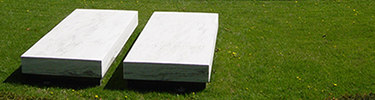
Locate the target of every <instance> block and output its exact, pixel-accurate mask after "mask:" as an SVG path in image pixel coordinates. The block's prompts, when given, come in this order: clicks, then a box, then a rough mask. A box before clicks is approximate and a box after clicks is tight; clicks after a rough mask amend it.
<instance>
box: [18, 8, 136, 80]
mask: <svg viewBox="0 0 375 100" xmlns="http://www.w3.org/2000/svg"><path fill="white" fill-rule="evenodd" d="M137 25H138V12H137V11H125V10H96V9H76V10H74V11H73V12H72V13H71V14H70V15H69V16H67V17H66V18H65V19H64V20H62V21H61V22H60V23H59V24H58V25H56V26H55V27H54V28H53V29H52V30H51V31H50V32H48V33H47V34H46V35H45V36H44V37H42V38H41V39H40V40H39V41H38V42H37V43H35V44H34V45H33V46H32V47H31V48H30V49H29V50H27V51H26V52H25V53H24V54H23V55H22V56H21V63H22V73H25V74H38V75H55V76H73V77H92V78H102V77H103V76H104V75H105V73H106V71H107V70H108V68H109V67H110V65H111V64H112V62H113V60H114V59H115V58H116V56H117V55H118V53H119V52H120V51H121V49H122V47H123V46H124V44H125V43H126V41H127V40H128V38H129V37H130V35H131V34H132V33H133V31H134V30H135V28H136V26H137Z"/></svg>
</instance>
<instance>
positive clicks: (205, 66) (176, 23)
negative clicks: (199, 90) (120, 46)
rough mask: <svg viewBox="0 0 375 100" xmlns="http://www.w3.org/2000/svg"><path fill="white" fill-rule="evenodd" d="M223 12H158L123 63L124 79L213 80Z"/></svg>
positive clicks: (153, 15)
mask: <svg viewBox="0 0 375 100" xmlns="http://www.w3.org/2000/svg"><path fill="white" fill-rule="evenodd" d="M218 23H219V15H218V14H216V13H190V12H154V13H153V14H152V16H151V18H150V19H149V21H148V22H147V24H146V26H145V28H144V29H143V31H142V32H141V34H140V35H139V37H138V39H137V40H136V42H135V43H134V45H133V46H132V48H131V49H130V51H129V53H128V55H127V56H126V58H125V60H124V62H123V67H124V68H123V78H124V79H133V80H157V81H177V82H209V81H210V77H211V69H212V62H213V57H214V50H215V43H216V36H217V31H218Z"/></svg>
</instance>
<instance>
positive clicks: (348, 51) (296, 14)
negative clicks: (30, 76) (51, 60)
mask: <svg viewBox="0 0 375 100" xmlns="http://www.w3.org/2000/svg"><path fill="white" fill-rule="evenodd" d="M76 8H88V9H118V10H137V11H138V12H139V15H138V16H139V25H138V27H137V29H136V30H135V32H134V34H133V35H132V36H131V38H130V40H129V42H128V43H127V44H126V45H125V47H124V49H123V51H121V53H120V55H119V57H118V58H117V59H116V60H115V62H114V63H113V65H112V66H111V68H110V69H109V70H108V72H107V74H106V75H105V77H104V79H103V80H102V81H103V82H102V84H101V85H100V86H95V87H90V88H85V89H78V90H77V89H76V90H74V89H70V88H60V87H48V86H45V87H43V86H42V87H40V86H38V87H37V86H33V85H28V84H18V83H7V82H3V81H5V80H6V79H8V78H9V77H10V75H11V74H12V73H13V72H15V71H16V70H17V69H18V68H19V67H20V64H21V62H20V56H21V55H22V54H23V53H24V52H25V51H26V50H27V49H28V48H30V47H31V46H32V45H33V44H34V43H36V42H37V41H38V40H39V39H40V38H41V37H42V36H44V35H45V34H46V33H47V32H48V31H50V30H51V29H52V28H53V27H54V26H55V25H57V24H58V23H59V22H60V21H61V20H62V19H64V18H65V17H66V16H67V15H69V14H70V13H71V12H72V11H73V10H74V9H76ZM0 9H1V10H0V59H1V60H0V80H1V81H2V82H3V83H1V84H0V99H1V98H16V99H38V98H39V99H62V98H66V99H100V98H102V99H125V98H127V99H167V98H169V99H286V98H287V99H325V98H332V97H343V96H345V95H356V94H369V93H372V92H375V91H374V90H375V74H374V72H375V17H374V16H375V2H374V1H372V0H328V1H322V0H304V1H245V0H243V1H222V0H213V1H211V0H210V1H208V0H150V1H146V0H138V1H135V0H121V1H120V0H105V1H104V0H0ZM154 11H184V12H214V13H219V24H220V25H219V30H218V37H217V44H216V52H215V57H214V63H213V70H214V71H213V73H212V78H211V83H209V84H207V88H206V89H204V90H203V91H199V92H191V93H188V94H175V93H169V92H158V91H149V92H139V91H134V90H128V89H125V90H112V89H106V88H105V87H106V86H107V85H108V81H110V80H111V78H113V77H114V75H113V74H114V73H115V72H116V69H117V66H118V65H119V64H120V62H121V59H122V58H123V57H124V56H125V54H126V52H127V51H128V50H129V48H130V46H131V44H132V43H133V42H134V40H135V38H136V37H137V36H138V35H139V33H140V32H141V31H142V29H143V27H144V26H145V24H146V22H147V20H148V19H149V18H150V16H151V14H152V12H154ZM117 85H118V86H122V85H124V84H117ZM96 96H97V97H96Z"/></svg>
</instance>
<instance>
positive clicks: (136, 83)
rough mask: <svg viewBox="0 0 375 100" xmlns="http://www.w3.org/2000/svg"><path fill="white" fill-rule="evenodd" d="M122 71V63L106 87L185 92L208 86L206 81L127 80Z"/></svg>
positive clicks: (143, 90)
mask: <svg viewBox="0 0 375 100" xmlns="http://www.w3.org/2000/svg"><path fill="white" fill-rule="evenodd" d="M122 71H123V67H122V64H119V66H117V68H116V70H115V72H114V73H113V75H112V77H111V79H110V80H109V81H108V83H107V84H106V86H105V87H104V89H109V90H133V91H137V92H140V93H148V92H168V93H174V94H185V93H191V92H199V91H202V90H203V89H205V88H206V83H194V82H166V81H144V80H126V79H123V78H122V77H123V76H122V75H123V74H122Z"/></svg>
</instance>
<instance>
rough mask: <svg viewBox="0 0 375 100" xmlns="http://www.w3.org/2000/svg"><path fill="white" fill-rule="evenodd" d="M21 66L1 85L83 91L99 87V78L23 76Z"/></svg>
mask: <svg viewBox="0 0 375 100" xmlns="http://www.w3.org/2000/svg"><path fill="white" fill-rule="evenodd" d="M21 68H22V66H20V67H19V68H18V69H17V70H15V71H14V72H13V73H12V74H11V75H10V76H9V77H8V78H7V79H5V81H3V83H13V84H25V85H31V86H36V87H60V88H72V89H84V88H90V87H94V86H98V85H100V79H99V78H80V77H65V76H64V77H63V76H47V75H33V74H23V73H22V72H21Z"/></svg>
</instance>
